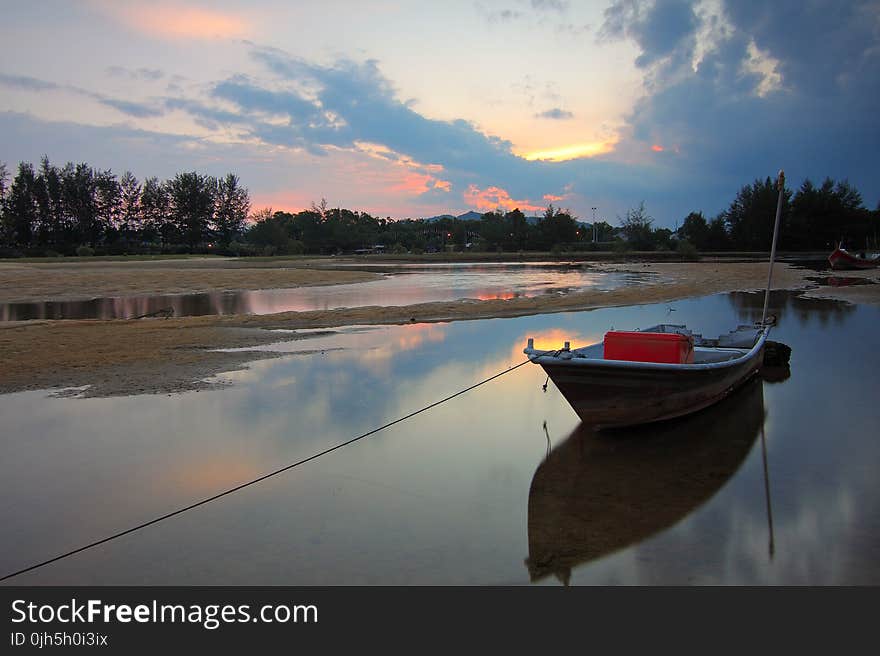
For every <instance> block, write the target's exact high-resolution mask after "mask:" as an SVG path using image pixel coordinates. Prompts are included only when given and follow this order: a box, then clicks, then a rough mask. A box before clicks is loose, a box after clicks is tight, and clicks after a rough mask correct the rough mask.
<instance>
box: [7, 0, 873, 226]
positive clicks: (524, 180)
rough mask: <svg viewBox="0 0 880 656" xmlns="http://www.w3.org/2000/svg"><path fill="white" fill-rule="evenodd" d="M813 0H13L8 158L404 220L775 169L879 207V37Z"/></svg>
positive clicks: (693, 190)
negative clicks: (788, 10)
mask: <svg viewBox="0 0 880 656" xmlns="http://www.w3.org/2000/svg"><path fill="white" fill-rule="evenodd" d="M816 1H817V2H818V3H819V5H817V6H822V7H824V6H826V5H827V6H828V12H823V11H819V10H816V11H815V12H809V15H806V14H805V15H804V16H802V19H803V21H802V22H801V23H798V26H797V27H793V28H792V29H797V30H802V31H803V33H804V34H805V35H811V34H819V33H825V32H826V31H827V30H828V28H829V27H831V28H833V34H835V35H838V36H837V37H835V38H834V39H831V40H830V41H828V42H823V49H821V50H816V49H815V48H814V49H812V50H810V49H808V48H806V46H805V45H802V44H805V43H808V42H810V39H809V38H808V39H806V40H799V39H795V38H792V39H787V40H785V39H784V40H775V39H774V38H773V35H772V34H770V33H765V31H766V29H767V27H766V26H769V25H773V24H783V23H785V22H786V20H787V17H786V16H785V12H784V11H783V8H782V7H780V6H777V5H774V4H772V3H771V4H766V3H765V4H766V6H764V7H763V8H762V9H761V12H759V14H756V13H754V12H750V11H741V12H734V11H730V10H729V8H728V5H730V2H728V1H725V2H718V1H716V0H700V1H698V2H694V1H692V0H684V1H683V2H676V3H664V2H656V1H655V2H646V3H641V2H637V3H633V2H623V1H621V0H587V1H584V2H570V1H567V0H552V1H550V0H541V1H538V0H534V1H529V0H518V1H517V2H514V3H506V5H505V6H502V5H501V4H497V3H494V2H482V1H480V2H472V1H470V0H461V1H460V2H452V3H448V6H447V4H445V3H441V4H440V5H438V4H437V3H427V2H422V1H413V2H406V3H399V2H390V3H389V2H378V3H377V2H368V3H356V2H350V1H345V0H341V1H339V2H318V1H317V0H301V1H300V2H295V3H293V2H273V1H270V0H253V2H249V3H245V2H242V1H241V0H224V1H223V2H207V1H206V0H155V2H150V1H149V0H126V1H125V2H119V1H115V0H82V1H81V2H60V3H56V4H58V6H59V7H61V6H63V7H64V10H63V11H61V10H58V11H47V10H46V9H45V7H42V6H41V5H40V4H39V3H11V5H10V7H11V9H10V10H9V11H7V12H5V14H4V21H2V22H0V36H2V39H3V42H4V45H6V51H7V52H8V53H9V56H8V57H7V58H6V59H5V60H4V63H3V64H0V98H2V101H0V124H2V125H0V164H3V165H5V167H6V171H7V176H8V177H9V178H10V179H11V178H12V177H13V176H14V172H15V169H16V168H17V166H18V164H19V162H31V163H33V164H38V163H39V162H40V160H41V158H42V157H43V155H46V156H48V158H49V159H50V161H51V162H52V163H53V164H56V165H58V166H63V165H64V164H65V163H67V162H68V161H70V162H80V161H87V162H89V163H90V164H91V165H93V166H95V167H97V168H98V169H102V170H104V169H109V170H112V172H113V173H114V174H115V175H117V176H121V175H122V174H123V173H124V172H125V171H127V170H128V171H131V173H132V174H133V175H135V176H136V177H137V178H138V180H139V181H140V182H143V181H144V180H145V179H147V178H149V177H153V176H156V177H158V178H160V179H168V178H170V177H173V176H174V175H176V174H177V173H179V172H181V171H200V172H202V173H207V174H209V175H212V176H222V175H225V174H226V173H228V172H234V173H235V174H236V175H238V176H239V178H240V179H241V182H242V184H243V185H244V186H245V187H247V189H248V190H249V192H250V195H251V199H252V209H253V210H260V209H263V208H265V207H267V206H268V205H269V204H270V203H271V205H272V206H273V207H275V208H276V209H291V210H293V209H297V210H298V209H303V208H304V207H308V206H309V205H310V204H311V203H312V202H320V200H321V199H322V198H326V199H327V202H328V203H330V204H331V205H333V206H342V207H348V208H351V209H356V210H358V211H363V212H367V213H370V214H372V215H374V216H382V217H386V216H390V217H392V218H399V219H404V218H420V217H422V218H428V217H432V216H437V215H441V214H452V215H456V216H458V215H460V214H462V213H464V212H465V211H467V210H469V209H473V210H476V211H479V212H484V211H488V210H496V209H501V210H502V211H509V210H512V209H514V208H517V207H519V209H521V210H522V211H523V212H528V213H536V212H540V211H541V210H542V209H543V208H545V207H546V206H547V204H548V203H553V204H554V205H562V206H564V207H565V208H566V209H569V210H570V211H571V212H572V214H573V215H575V216H578V217H583V218H585V219H591V218H592V217H593V215H594V210H593V208H594V207H598V208H599V209H598V210H596V213H597V219H603V220H607V221H609V222H611V223H613V222H614V221H615V217H616V216H625V215H626V212H627V211H628V210H629V209H631V208H632V207H634V206H636V205H637V204H638V203H639V202H641V201H644V202H645V204H646V207H647V209H648V211H649V212H650V214H651V216H652V217H654V219H655V226H656V227H669V228H672V227H673V226H675V225H676V224H680V222H681V220H682V218H683V217H685V216H687V215H688V213H689V212H691V211H703V212H705V213H706V215H707V216H708V215H713V216H714V215H716V214H717V213H719V212H721V211H723V210H724V209H725V208H726V207H728V205H729V203H730V201H731V198H732V196H733V195H735V193H736V190H737V189H738V188H739V187H740V186H741V185H742V184H743V183H744V182H746V181H748V180H753V179H755V178H756V177H763V176H765V175H768V174H772V173H773V172H774V171H775V170H778V169H779V168H781V167H783V166H785V167H787V172H789V175H790V177H791V178H792V179H796V180H803V179H806V178H810V179H813V180H816V179H824V178H825V177H827V176H830V177H831V178H832V179H847V180H848V181H849V182H850V183H851V184H853V185H854V186H856V187H857V188H858V189H859V190H860V192H861V194H862V197H863V200H864V203H865V205H866V207H875V206H876V204H877V203H878V199H880V183H878V182H877V181H878V180H880V175H877V167H880V164H878V163H876V162H874V160H873V159H871V158H870V157H868V156H867V155H865V153H869V152H873V146H874V141H875V139H874V137H875V135H876V134H877V130H876V129H875V126H874V120H873V114H872V113H871V112H870V111H869V110H868V109H867V105H865V100H864V99H865V98H871V97H874V96H875V95H877V94H876V93H874V92H875V90H876V89H877V88H878V87H877V84H878V82H877V79H878V76H880V74H878V73H877V71H878V70H880V69H878V68H877V67H876V66H873V67H872V66H870V65H869V63H870V62H873V61H874V59H875V58H876V57H875V55H876V53H878V52H880V33H878V32H877V31H876V30H872V29H871V25H873V23H870V21H866V20H865V15H867V14H865V13H864V12H866V11H867V9H866V7H867V6H868V5H867V4H864V3H865V2H866V0H858V2H855V3H836V4H835V3H832V1H831V0H816ZM502 4H503V3H502ZM868 4H870V3H868ZM508 5H509V6H508ZM53 6H54V5H53ZM811 6H812V5H811ZM758 16H761V19H760V20H758V18H757V17H758ZM450 34H454V35H456V40H458V41H459V42H461V43H469V44H479V49H478V56H475V51H474V49H473V48H468V47H462V48H456V47H452V46H450V45H449V43H450V42H449V35H450ZM838 37H839V38H838ZM34 44H40V48H39V49H35V47H34ZM524 44H527V45H524ZM872 94H873V95H872ZM805 106H811V107H817V108H829V107H834V108H835V111H840V108H845V111H844V115H842V116H840V117H839V119H838V120H835V121H830V120H829V119H828V116H829V114H828V111H826V110H825V109H822V110H817V111H815V112H811V113H808V114H805V113H803V112H802V108H803V107H805ZM781 116H797V117H798V120H799V121H800V123H798V124H797V126H795V123H794V122H791V121H788V122H782V123H780V121H781V119H780V118H779V117H781ZM731 125H736V126H737V130H736V133H735V135H731V132H730V126H731ZM841 125H843V126H846V129H845V130H843V129H842V128H840V127H839V126H841ZM771 134H773V135H777V136H778V138H773V139H771V138H768V135H771ZM803 134H809V135H810V140H809V142H804V141H803V140H802V139H801V138H800V135H803ZM707 162H716V163H720V162H726V163H728V165H725V166H720V164H719V166H718V167H716V166H714V165H713V166H708V167H707V166H706V164H705V163H707ZM734 163H735V164H734ZM716 168H723V171H722V170H713V169H716Z"/></svg>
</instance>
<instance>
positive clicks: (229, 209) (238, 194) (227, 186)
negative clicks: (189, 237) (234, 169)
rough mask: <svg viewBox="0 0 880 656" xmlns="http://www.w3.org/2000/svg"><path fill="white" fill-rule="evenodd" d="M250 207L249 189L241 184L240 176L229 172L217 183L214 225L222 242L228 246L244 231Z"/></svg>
mask: <svg viewBox="0 0 880 656" xmlns="http://www.w3.org/2000/svg"><path fill="white" fill-rule="evenodd" d="M250 209H251V200H250V196H249V195H248V190H247V189H245V188H244V187H242V186H241V183H240V182H239V179H238V176H236V175H234V174H233V173H229V174H227V175H226V177H225V178H223V179H222V180H220V181H219V182H218V183H217V198H216V200H215V208H214V225H215V228H216V231H217V237H218V239H219V240H220V243H221V244H223V245H224V246H228V245H229V243H230V242H232V241H235V240H236V239H238V238H239V237H240V236H241V235H242V234H243V233H244V229H245V226H246V224H247V217H248V212H250Z"/></svg>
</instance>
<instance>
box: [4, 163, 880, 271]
mask: <svg viewBox="0 0 880 656" xmlns="http://www.w3.org/2000/svg"><path fill="white" fill-rule="evenodd" d="M776 202H777V190H776V186H775V181H773V180H771V179H770V178H769V177H768V178H766V179H763V180H762V179H756V180H755V181H754V182H753V183H752V184H747V185H745V186H743V187H742V188H741V189H740V190H739V192H738V193H737V194H736V197H735V198H734V200H733V202H732V203H731V204H730V206H729V207H728V208H727V209H726V210H724V211H723V212H721V213H720V214H718V215H717V216H715V217H714V218H711V219H707V218H706V217H705V216H704V214H703V213H702V212H691V213H689V214H688V215H687V216H686V217H684V219H683V221H682V224H681V226H680V227H677V229H676V230H670V229H669V228H655V227H654V226H653V223H654V220H653V218H652V217H651V216H650V215H649V214H648V211H647V209H646V208H645V204H644V203H640V204H639V205H638V206H637V207H635V208H633V209H630V210H629V211H628V212H627V213H626V215H625V216H623V217H618V224H619V225H617V226H612V225H610V224H609V223H607V222H604V221H602V222H597V223H596V224H595V225H594V226H590V225H588V224H586V223H583V222H581V221H579V220H578V218H577V217H576V216H575V215H574V214H573V213H572V212H570V211H568V210H562V209H559V208H556V207H554V206H553V205H550V206H548V207H547V209H546V210H545V211H544V213H543V215H542V216H540V217H537V218H535V217H526V216H525V215H524V214H523V213H522V212H521V211H520V210H519V209H514V210H511V211H503V210H501V209H498V210H495V211H491V212H486V213H484V214H483V215H482V216H480V218H479V219H477V220H462V219H458V218H455V217H451V216H449V217H442V218H439V219H435V220H431V221H427V220H423V219H404V220H393V219H391V218H390V217H386V218H379V217H374V216H371V215H370V214H368V213H366V212H359V211H354V210H349V209H344V208H332V207H329V206H328V205H327V202H326V201H325V200H322V201H321V202H320V204H318V205H315V204H313V205H312V206H311V207H310V208H309V209H307V210H303V211H301V212H297V213H291V212H284V211H278V212H273V211H272V210H271V209H269V208H266V209H261V210H259V211H257V212H255V213H253V214H252V215H249V212H250V198H249V194H248V190H247V189H246V188H244V187H243V186H242V185H241V183H240V181H239V178H238V177H237V176H236V175H235V174H233V173H229V174H228V175H226V176H225V177H223V178H214V177H211V176H207V175H202V174H199V173H197V172H194V171H193V172H185V173H178V174H177V175H176V176H174V177H173V178H171V179H169V180H165V181H160V180H159V179H158V178H155V177H152V178H147V179H146V180H144V181H143V182H139V181H138V180H137V178H135V176H134V175H132V174H131V173H130V172H125V173H124V174H123V175H122V176H121V177H117V176H116V175H115V174H113V173H112V171H110V170H97V169H93V168H92V167H91V166H89V165H88V164H85V163H81V164H77V165H74V164H72V163H68V164H66V165H65V166H64V167H61V168H59V167H57V166H54V165H52V164H51V163H50V162H49V160H48V158H47V157H44V158H43V159H42V161H41V162H40V166H39V168H37V169H35V168H34V167H33V165H31V164H29V163H26V162H22V163H21V164H20V165H19V167H18V171H17V173H16V175H15V176H14V177H10V176H9V175H8V173H7V170H6V167H5V165H3V164H2V163H0V256H15V255H53V254H62V255H72V254H79V255H88V254H93V253H98V254H104V253H106V254H123V253H205V252H213V253H221V254H229V255H274V254H278V255H289V254H334V253H350V252H359V251H362V252H371V251H374V250H377V247H378V248H379V249H381V250H384V251H385V252H391V253H394V252H397V253H406V252H416V253H419V252H432V251H447V250H458V251H461V250H473V251H493V252H495V251H502V252H517V251H551V252H562V251H585V250H609V249H613V250H620V251H626V250H633V251H652V250H679V251H681V252H682V253H690V252H692V251H724V250H736V251H766V250H769V248H770V240H771V236H772V229H773V221H774V218H775V213H776ZM878 236H880V207H878V209H877V210H873V211H871V210H868V209H866V208H865V207H864V203H863V201H862V197H861V194H860V193H859V192H858V190H857V189H855V188H854V187H853V186H852V185H850V184H849V183H848V182H847V181H845V180H844V181H834V180H832V179H830V178H828V179H826V180H824V181H823V182H822V184H821V185H818V186H816V185H814V184H813V183H812V182H811V181H810V180H805V181H804V182H803V184H801V186H800V188H799V189H798V190H797V192H795V193H793V192H792V191H791V190H789V189H786V190H785V191H784V194H783V214H782V228H781V235H780V246H781V248H783V249H784V250H827V249H829V248H830V247H832V246H833V245H834V244H835V243H836V242H837V241H838V240H841V239H843V240H844V241H845V242H846V243H847V244H849V245H850V246H851V247H852V248H864V247H866V246H867V244H869V243H873V244H875V246H876V244H877V239H878Z"/></svg>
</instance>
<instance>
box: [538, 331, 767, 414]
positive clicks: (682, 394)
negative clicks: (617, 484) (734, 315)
mask: <svg viewBox="0 0 880 656" xmlns="http://www.w3.org/2000/svg"><path fill="white" fill-rule="evenodd" d="M763 350H764V349H763V344H762V345H761V347H760V348H757V349H754V350H753V351H752V352H751V353H749V357H746V358H742V359H740V360H738V361H736V362H735V363H732V364H731V365H730V366H725V367H715V368H699V367H680V368H672V367H669V368H658V367H639V366H619V367H613V366H607V363H602V365H600V364H599V363H597V364H595V365H594V366H590V365H589V364H587V365H585V364H581V363H578V364H572V363H570V362H569V363H565V362H557V363H543V362H541V363H539V364H541V367H542V368H543V369H544V371H546V372H547V375H548V376H549V377H550V379H551V380H552V381H553V383H554V385H556V387H557V388H558V389H559V391H560V392H561V393H562V395H563V396H564V397H565V399H566V401H568V403H569V405H571V407H572V409H574V411H575V412H576V413H577V415H578V416H579V417H580V418H581V421H583V422H584V423H588V424H594V425H597V426H600V427H618V426H634V425H637V424H646V423H650V422H655V421H663V420H665V419H672V418H674V417H681V416H683V415H686V414H690V413H692V412H696V411H698V410H702V409H703V408H706V407H708V406H710V405H712V404H714V403H717V402H718V401H720V400H721V399H723V398H724V397H726V396H728V395H729V394H730V393H731V392H733V391H734V390H735V389H737V388H738V387H740V386H741V385H742V384H744V383H745V382H746V381H747V380H749V379H750V378H751V377H752V376H754V375H755V374H756V373H757V372H758V370H759V369H760V366H761V361H762V357H763ZM627 364H630V363H627ZM603 365H604V366H603Z"/></svg>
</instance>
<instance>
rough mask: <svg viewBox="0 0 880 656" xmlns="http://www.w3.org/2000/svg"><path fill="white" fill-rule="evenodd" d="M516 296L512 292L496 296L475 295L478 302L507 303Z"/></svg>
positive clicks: (499, 293)
mask: <svg viewBox="0 0 880 656" xmlns="http://www.w3.org/2000/svg"><path fill="white" fill-rule="evenodd" d="M516 297H517V295H516V294H514V293H513V292H498V293H497V294H492V293H488V294H477V295H476V299H477V300H478V301H509V300H510V299H512V298H516Z"/></svg>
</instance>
